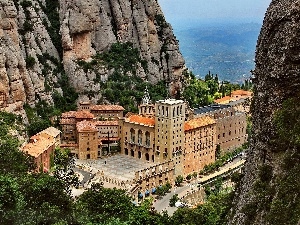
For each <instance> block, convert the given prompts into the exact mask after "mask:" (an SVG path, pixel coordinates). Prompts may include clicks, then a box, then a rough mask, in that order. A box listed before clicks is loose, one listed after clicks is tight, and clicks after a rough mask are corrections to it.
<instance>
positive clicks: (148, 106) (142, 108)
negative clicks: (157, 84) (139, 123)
mask: <svg viewBox="0 0 300 225" xmlns="http://www.w3.org/2000/svg"><path fill="white" fill-rule="evenodd" d="M139 114H140V115H143V116H146V117H152V116H154V105H153V104H152V103H151V99H150V95H149V91H148V88H147V87H146V89H145V91H144V96H143V99H142V104H141V105H139Z"/></svg>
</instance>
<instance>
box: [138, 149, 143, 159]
mask: <svg viewBox="0 0 300 225" xmlns="http://www.w3.org/2000/svg"><path fill="white" fill-rule="evenodd" d="M138 158H139V159H141V158H142V153H141V152H140V151H138Z"/></svg>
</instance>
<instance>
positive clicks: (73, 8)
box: [0, 0, 184, 115]
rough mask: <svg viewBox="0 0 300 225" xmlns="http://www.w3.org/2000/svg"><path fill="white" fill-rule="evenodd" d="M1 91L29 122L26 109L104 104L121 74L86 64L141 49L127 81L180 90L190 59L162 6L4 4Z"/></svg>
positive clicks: (12, 0) (37, 0) (46, 1)
mask: <svg viewBox="0 0 300 225" xmlns="http://www.w3.org/2000/svg"><path fill="white" fill-rule="evenodd" d="M0 9H1V24H0V38H1V44H0V45H1V46H0V59H1V60H0V62H1V63H0V70H1V74H0V80H1V83H0V92H2V94H3V93H4V95H5V96H6V99H7V100H6V103H7V104H5V105H6V110H7V111H9V112H16V113H20V114H22V115H25V113H24V110H23V106H24V104H27V105H30V106H35V105H36V104H37V103H38V102H41V101H44V102H46V103H47V104H50V105H51V104H53V103H54V102H55V101H57V100H59V101H66V102H63V104H65V105H66V104H73V103H74V100H76V99H77V94H76V93H75V91H76V92H77V93H78V94H79V98H80V99H87V98H90V99H91V100H93V101H95V102H96V101H98V100H99V99H101V97H102V93H101V82H105V81H106V80H107V79H108V77H109V76H110V75H112V74H113V73H114V71H115V68H114V67H110V68H108V65H107V64H105V63H102V62H101V63H99V64H97V66H95V67H93V68H88V69H87V68H86V67H84V65H87V64H88V63H90V62H92V61H93V57H94V56H96V55H97V54H102V53H105V52H107V51H109V50H110V48H111V46H112V44H114V43H130V44H132V47H131V49H133V50H135V49H136V50H137V57H136V59H137V60H136V61H134V64H132V65H131V68H132V69H131V71H127V75H128V76H133V75H134V76H135V75H137V76H138V77H140V78H141V79H142V80H144V81H145V80H148V81H149V83H152V84H155V83H157V82H158V81H160V80H163V81H167V83H168V84H169V87H170V93H171V95H172V94H176V92H177V90H179V89H180V87H181V74H182V70H183V69H184V60H183V58H182V56H181V54H180V52H179V47H178V42H177V40H176V39H175V37H174V35H173V32H172V28H171V26H170V25H169V24H168V23H167V22H166V21H165V19H164V16H163V14H162V11H161V9H160V7H159V5H158V3H157V2H156V1H155V0H151V1H144V0H137V1H129V0H122V1H110V0H89V1H79V0H76V1H68V0H62V1H58V0H54V1H50V0H32V1H28V0H0Z"/></svg>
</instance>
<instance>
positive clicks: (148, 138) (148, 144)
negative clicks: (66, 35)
mask: <svg viewBox="0 0 300 225" xmlns="http://www.w3.org/2000/svg"><path fill="white" fill-rule="evenodd" d="M145 136H146V146H147V147H149V146H150V133H149V132H148V131H146V133H145Z"/></svg>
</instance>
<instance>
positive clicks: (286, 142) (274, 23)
mask: <svg viewBox="0 0 300 225" xmlns="http://www.w3.org/2000/svg"><path fill="white" fill-rule="evenodd" d="M299 18H300V1H299V0H289V1H287V0H276V1H275V0H273V1H272V3H271V5H270V6H269V8H268V11H267V13H266V16H265V19H264V23H263V27H262V29H261V33H260V36H259V40H258V43H257V49H256V59H255V62H256V68H255V71H254V73H253V81H254V84H255V91H254V98H253V103H252V116H253V128H252V138H251V142H250V144H251V146H250V149H249V157H248V159H247V163H246V166H245V171H244V177H243V178H242V180H241V184H240V186H239V188H238V190H237V192H236V197H235V202H234V204H235V206H234V208H233V209H232V213H231V215H230V216H229V217H230V223H229V224H272V225H277V224H278V225H279V224H299V223H300V192H299V190H300V176H299V169H300V154H299V153H300V141H299V136H300V130H299V127H300V126H299V123H300V122H299V119H300V108H299V102H300V98H299V97H300V91H299V90H300V63H299V62H300V55H299V50H300V42H299V40H300V33H299V27H300V22H299V21H300V20H299Z"/></svg>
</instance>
